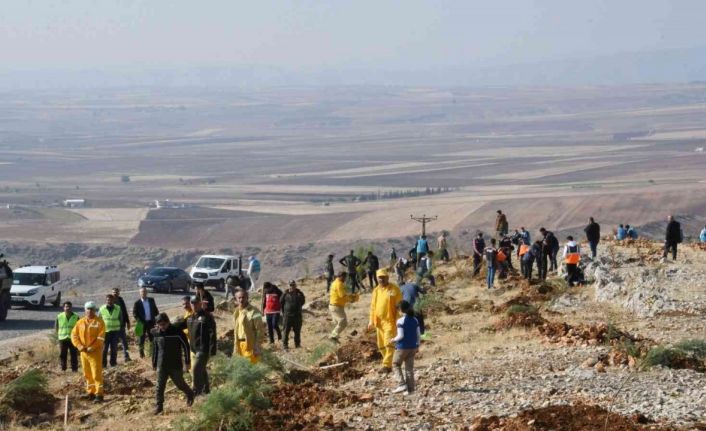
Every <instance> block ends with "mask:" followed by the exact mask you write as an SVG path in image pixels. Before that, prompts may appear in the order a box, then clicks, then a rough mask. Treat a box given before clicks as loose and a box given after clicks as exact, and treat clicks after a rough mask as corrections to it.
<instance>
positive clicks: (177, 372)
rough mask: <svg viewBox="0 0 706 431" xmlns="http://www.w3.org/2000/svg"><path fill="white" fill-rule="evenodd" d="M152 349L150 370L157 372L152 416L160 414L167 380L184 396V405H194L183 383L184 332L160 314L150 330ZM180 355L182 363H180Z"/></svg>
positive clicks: (186, 355)
mask: <svg viewBox="0 0 706 431" xmlns="http://www.w3.org/2000/svg"><path fill="white" fill-rule="evenodd" d="M151 332H152V339H153V340H154V348H153V349H152V368H153V369H154V370H156V371H157V385H156V394H155V398H156V400H155V401H156V406H155V410H154V414H156V415H158V414H160V413H162V411H163V409H164V389H165V388H166V386H167V380H168V379H172V382H173V383H174V386H176V387H177V388H178V389H179V390H181V391H182V392H184V394H185V395H186V405H187V406H191V405H192V404H193V403H194V391H193V390H191V388H190V387H189V385H187V384H186V382H185V381H184V369H186V371H188V370H189V368H190V366H191V358H190V356H189V350H190V349H189V341H188V340H187V339H186V334H184V331H182V330H179V329H177V328H175V327H174V326H172V325H171V324H170V322H169V316H167V315H166V314H165V313H161V314H160V315H158V316H157V327H156V328H154V329H152V331H151ZM182 355H183V357H184V362H183V363H182V360H181V358H182Z"/></svg>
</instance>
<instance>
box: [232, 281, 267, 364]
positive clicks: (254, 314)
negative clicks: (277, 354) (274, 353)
mask: <svg viewBox="0 0 706 431" xmlns="http://www.w3.org/2000/svg"><path fill="white" fill-rule="evenodd" d="M235 303H236V304H237V307H236V308H235V311H234V312H233V336H234V337H235V346H234V347H235V354H237V355H238V356H241V357H243V358H245V359H248V360H250V363H252V364H256V363H258V362H259V361H260V356H261V355H262V342H263V340H264V338H265V328H264V324H263V322H262V313H261V312H260V310H258V309H257V308H255V307H253V306H252V304H250V299H249V294H248V292H247V291H246V290H243V289H241V290H239V291H237V292H235Z"/></svg>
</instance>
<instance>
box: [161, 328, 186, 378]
mask: <svg viewBox="0 0 706 431" xmlns="http://www.w3.org/2000/svg"><path fill="white" fill-rule="evenodd" d="M152 335H153V336H154V341H153V344H152V367H153V368H157V369H163V370H181V369H182V367H183V364H184V363H185V364H186V365H190V364H191V358H190V355H189V350H190V349H189V340H187V339H186V334H184V331H181V330H179V329H177V328H175V327H174V326H173V325H169V327H168V328H167V330H166V331H164V332H162V331H160V330H159V328H155V329H153V330H152ZM182 355H183V356H184V362H182V361H181V357H182Z"/></svg>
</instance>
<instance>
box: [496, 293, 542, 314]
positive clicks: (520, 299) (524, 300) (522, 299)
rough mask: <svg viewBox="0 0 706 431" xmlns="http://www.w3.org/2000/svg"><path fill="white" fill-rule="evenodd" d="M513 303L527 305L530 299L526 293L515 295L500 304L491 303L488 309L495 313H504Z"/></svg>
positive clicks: (529, 304)
mask: <svg viewBox="0 0 706 431" xmlns="http://www.w3.org/2000/svg"><path fill="white" fill-rule="evenodd" d="M513 305H524V306H527V307H529V306H531V305H532V299H531V298H530V297H529V296H527V295H519V296H515V297H514V298H510V299H509V300H507V301H505V302H503V303H502V304H500V305H493V306H492V307H490V311H491V312H493V313H496V314H499V313H505V312H507V310H508V309H509V308H510V307H512V306H513Z"/></svg>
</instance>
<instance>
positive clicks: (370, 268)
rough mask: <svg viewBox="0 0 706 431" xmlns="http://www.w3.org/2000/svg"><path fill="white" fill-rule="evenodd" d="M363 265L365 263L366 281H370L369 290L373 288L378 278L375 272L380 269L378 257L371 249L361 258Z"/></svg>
mask: <svg viewBox="0 0 706 431" xmlns="http://www.w3.org/2000/svg"><path fill="white" fill-rule="evenodd" d="M363 265H365V270H366V271H367V272H368V282H369V283H370V290H373V289H375V286H377V285H378V278H377V276H376V275H375V272H376V271H377V270H378V269H380V261H379V260H378V257H377V256H375V255H374V254H373V252H372V251H369V252H368V255H367V256H365V259H363Z"/></svg>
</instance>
